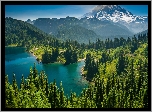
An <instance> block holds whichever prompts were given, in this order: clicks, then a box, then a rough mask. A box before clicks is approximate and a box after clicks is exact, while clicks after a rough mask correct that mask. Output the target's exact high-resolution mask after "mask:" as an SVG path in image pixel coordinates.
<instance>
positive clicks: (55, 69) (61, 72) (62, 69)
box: [5, 47, 88, 95]
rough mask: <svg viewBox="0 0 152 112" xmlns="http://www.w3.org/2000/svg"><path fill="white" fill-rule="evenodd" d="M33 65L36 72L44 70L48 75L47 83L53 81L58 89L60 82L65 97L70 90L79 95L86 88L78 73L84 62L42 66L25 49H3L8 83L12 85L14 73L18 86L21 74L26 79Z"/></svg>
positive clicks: (85, 83)
mask: <svg viewBox="0 0 152 112" xmlns="http://www.w3.org/2000/svg"><path fill="white" fill-rule="evenodd" d="M34 63H36V68H37V70H38V72H40V71H41V70H44V71H45V73H46V74H48V81H49V83H50V82H53V80H54V79H55V80H56V83H57V86H58V87H59V85H60V82H61V81H62V85H63V88H64V92H65V95H66V94H70V91H71V90H72V91H73V92H76V94H77V95H80V93H81V91H82V89H83V88H85V87H87V86H88V81H86V80H85V79H84V78H83V77H82V76H81V72H80V69H81V68H82V66H83V65H84V64H85V63H84V61H81V62H78V63H75V64H71V65H67V66H63V65H62V64H59V63H52V64H42V63H38V62H37V61H36V58H35V57H34V56H33V55H32V54H30V53H27V52H25V48H16V47H6V48H5V74H7V75H8V77H9V82H10V83H12V77H13V72H14V73H15V76H16V80H17V83H18V85H20V82H21V77H22V74H23V75H24V78H27V76H28V75H29V70H30V67H31V66H32V67H33V65H34Z"/></svg>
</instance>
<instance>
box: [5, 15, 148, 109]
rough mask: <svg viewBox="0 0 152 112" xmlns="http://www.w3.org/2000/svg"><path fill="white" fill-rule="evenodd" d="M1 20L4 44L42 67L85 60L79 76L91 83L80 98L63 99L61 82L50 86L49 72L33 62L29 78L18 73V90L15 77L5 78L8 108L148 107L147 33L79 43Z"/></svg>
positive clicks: (64, 97) (72, 95) (13, 21)
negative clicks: (28, 54) (23, 51)
mask: <svg viewBox="0 0 152 112" xmlns="http://www.w3.org/2000/svg"><path fill="white" fill-rule="evenodd" d="M5 22H6V26H5V45H6V46H8V45H15V46H19V47H21V46H22V47H26V48H27V51H29V52H32V53H33V54H34V55H36V57H37V60H38V61H40V60H41V62H42V63H46V64H47V63H53V62H61V63H63V64H64V65H68V64H72V63H76V62H77V61H78V60H79V59H85V66H84V67H83V68H82V75H83V76H84V77H86V80H89V81H90V85H89V86H88V88H84V89H83V90H82V92H81V94H80V95H78V96H76V93H75V92H72V91H71V94H70V96H68V95H67V96H66V95H64V88H63V87H62V81H61V83H60V87H57V86H56V81H55V80H54V82H52V83H50V84H49V83H48V78H47V75H49V74H45V71H41V72H40V73H38V70H37V69H36V66H35V64H34V66H33V67H31V68H30V74H29V76H28V77H27V78H24V76H23V75H22V79H21V80H22V82H21V84H20V87H18V86H17V81H16V78H15V74H14V75H13V81H12V84H10V82H8V76H7V74H6V75H5V101H6V102H5V107H6V108H148V106H149V105H148V91H149V89H148V33H147V34H139V35H138V37H136V36H134V37H132V38H129V37H128V38H127V39H125V38H123V37H121V38H114V39H113V40H112V39H109V38H107V39H106V40H105V41H102V40H100V39H97V40H96V42H91V41H89V43H88V44H85V43H81V44H80V43H78V42H77V41H72V40H70V39H68V40H66V41H64V42H63V41H61V40H58V39H56V38H53V36H51V35H47V34H45V33H43V32H42V31H40V30H39V29H37V28H36V27H34V26H32V25H30V24H28V23H25V22H22V21H18V20H15V19H12V18H6V19H5ZM9 22H10V23H11V24H9ZM18 22H19V23H20V24H19V25H17V23H18ZM13 26H15V27H14V28H13Z"/></svg>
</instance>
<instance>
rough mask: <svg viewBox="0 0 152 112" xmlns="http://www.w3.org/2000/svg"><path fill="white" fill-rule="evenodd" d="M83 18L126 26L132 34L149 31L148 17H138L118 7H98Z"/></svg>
mask: <svg viewBox="0 0 152 112" xmlns="http://www.w3.org/2000/svg"><path fill="white" fill-rule="evenodd" d="M82 17H83V18H87V19H89V18H97V19H99V20H101V21H105V20H108V21H112V22H113V23H118V24H122V25H123V26H126V27H127V28H128V29H129V30H130V31H131V32H132V33H138V32H142V31H144V30H146V29H148V16H143V17H142V16H136V15H133V14H132V13H131V12H129V11H127V10H125V9H124V8H121V7H120V6H118V5H98V6H96V7H95V8H94V9H93V10H92V12H89V13H87V14H84V15H83V16H82Z"/></svg>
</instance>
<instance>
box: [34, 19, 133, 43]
mask: <svg viewBox="0 0 152 112" xmlns="http://www.w3.org/2000/svg"><path fill="white" fill-rule="evenodd" d="M33 25H34V26H36V27H38V28H39V29H41V30H42V31H44V32H46V33H48V34H53V35H57V34H58V32H59V30H60V27H66V28H68V27H69V28H70V27H74V26H77V25H78V26H81V27H83V28H86V29H88V30H92V31H94V32H95V33H96V34H97V35H100V36H101V37H100V39H103V38H105V37H107V36H108V37H109V38H110V37H111V36H118V35H119V36H118V37H121V36H130V35H133V33H132V32H131V31H129V30H128V28H127V27H125V26H122V25H121V24H114V23H112V22H109V21H100V20H98V19H96V18H90V19H87V18H82V19H80V20H79V19H77V18H74V17H66V18H60V19H55V18H53V19H49V18H38V19H36V20H35V22H34V24H33ZM74 28H76V27H74ZM74 28H73V29H74ZM85 33H86V32H85ZM81 34H82V33H81ZM77 35H79V36H80V37H84V34H82V35H80V34H79V32H78V33H77ZM120 35H121V36H120ZM71 36H72V37H74V36H75V35H72V33H71ZM95 36H96V35H95ZM65 37H66V35H65ZM80 37H79V38H80ZM68 38H69V37H68ZM85 38H86V40H89V38H87V37H85ZM94 38H95V37H94ZM72 39H73V40H77V39H74V38H72ZM91 41H92V40H91ZM93 41H94V40H93Z"/></svg>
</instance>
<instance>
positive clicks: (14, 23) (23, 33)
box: [5, 17, 54, 46]
mask: <svg viewBox="0 0 152 112" xmlns="http://www.w3.org/2000/svg"><path fill="white" fill-rule="evenodd" d="M47 37H49V38H50V39H54V38H53V36H51V35H48V34H47V33H44V32H43V31H41V30H40V29H38V28H37V27H35V26H33V25H31V24H29V23H26V22H23V21H21V20H17V19H13V18H10V17H9V18H8V17H6V18H5V45H10V44H18V45H21V46H22V44H23V43H24V44H25V43H27V44H31V43H34V42H35V41H38V40H44V39H46V38H47ZM23 41H24V42H23Z"/></svg>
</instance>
